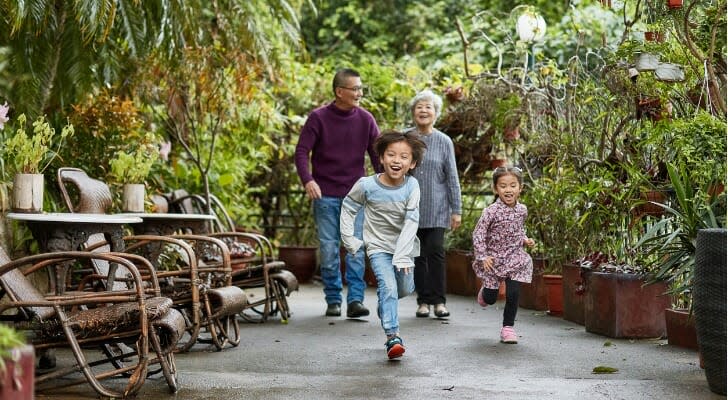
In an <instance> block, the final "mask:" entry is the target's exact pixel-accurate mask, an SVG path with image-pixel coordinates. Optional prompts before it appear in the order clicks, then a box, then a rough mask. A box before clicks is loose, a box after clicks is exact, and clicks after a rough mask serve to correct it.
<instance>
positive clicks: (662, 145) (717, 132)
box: [645, 111, 726, 187]
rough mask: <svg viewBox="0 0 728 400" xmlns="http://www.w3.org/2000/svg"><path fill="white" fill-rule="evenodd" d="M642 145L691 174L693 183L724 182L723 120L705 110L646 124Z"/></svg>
mask: <svg viewBox="0 0 728 400" xmlns="http://www.w3.org/2000/svg"><path fill="white" fill-rule="evenodd" d="M646 136H647V137H646V139H645V145H646V146H649V147H651V148H652V149H654V157H655V159H656V160H659V161H662V162H664V163H672V164H674V165H675V166H676V167H677V168H679V169H680V170H687V171H690V173H691V179H692V181H693V184H694V185H696V186H700V187H707V186H708V185H710V184H713V183H725V177H726V123H725V121H724V120H721V119H719V118H717V117H715V116H712V115H710V114H709V113H708V112H706V111H699V112H698V113H697V114H696V115H694V116H690V117H684V118H679V119H675V120H672V121H666V122H660V123H657V124H654V125H649V126H648V127H647V132H646Z"/></svg>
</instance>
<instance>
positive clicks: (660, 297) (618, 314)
mask: <svg viewBox="0 0 728 400" xmlns="http://www.w3.org/2000/svg"><path fill="white" fill-rule="evenodd" d="M586 282H587V285H586V286H587V287H586V296H585V298H584V327H585V328H586V330H587V332H592V333H597V334H600V335H604V336H609V337H613V338H655V337H663V336H665V333H666V331H665V309H666V308H668V307H669V306H670V298H669V297H668V296H666V295H665V293H666V292H667V284H665V283H656V284H652V285H647V286H644V283H645V278H644V277H643V276H640V275H636V274H625V273H617V272H598V271H592V272H591V273H589V275H588V276H587V279H586Z"/></svg>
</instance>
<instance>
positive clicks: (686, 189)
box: [636, 164, 726, 303]
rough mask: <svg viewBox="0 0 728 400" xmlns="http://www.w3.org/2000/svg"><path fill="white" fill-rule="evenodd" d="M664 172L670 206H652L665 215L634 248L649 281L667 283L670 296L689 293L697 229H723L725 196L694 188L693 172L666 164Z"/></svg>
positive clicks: (724, 224)
mask: <svg viewBox="0 0 728 400" xmlns="http://www.w3.org/2000/svg"><path fill="white" fill-rule="evenodd" d="M668 173H669V176H670V182H671V184H672V187H673V189H674V190H675V198H674V205H665V204H660V203H655V204H656V205H658V206H660V207H662V208H664V209H665V211H666V212H667V213H668V215H667V217H666V218H663V219H662V220H660V221H659V222H657V223H655V224H654V225H652V226H651V227H650V228H649V229H648V230H647V231H646V232H645V233H644V235H643V236H642V238H641V239H640V240H639V242H638V243H637V244H636V248H638V249H640V250H641V251H642V254H643V260H642V262H643V263H645V265H646V266H647V267H648V268H649V269H650V271H651V272H650V275H651V280H650V282H657V281H667V282H668V283H669V284H670V287H671V289H670V291H671V293H673V294H684V293H691V292H692V287H693V277H694V271H695V240H696V238H697V236H698V230H700V229H705V228H725V226H726V194H725V192H723V193H720V194H718V195H716V194H715V193H713V194H711V193H710V192H711V190H710V187H708V186H698V187H696V186H694V185H695V180H694V179H693V171H689V170H686V169H682V170H678V168H677V167H676V166H675V165H672V164H668ZM687 301H688V303H689V299H688V300H687Z"/></svg>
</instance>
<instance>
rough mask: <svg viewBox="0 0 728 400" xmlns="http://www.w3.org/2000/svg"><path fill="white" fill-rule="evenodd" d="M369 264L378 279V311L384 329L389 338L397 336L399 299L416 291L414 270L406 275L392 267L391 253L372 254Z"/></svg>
mask: <svg viewBox="0 0 728 400" xmlns="http://www.w3.org/2000/svg"><path fill="white" fill-rule="evenodd" d="M369 263H370V264H371V266H372V270H374V275H376V277H377V297H378V304H377V309H378V311H379V319H380V320H381V321H382V328H383V329H384V333H385V334H386V335H387V336H391V335H395V334H397V333H399V313H398V308H399V299H401V298H402V297H405V296H407V295H409V294H410V293H412V292H414V290H415V278H414V276H415V274H414V268H413V269H412V270H410V273H408V274H404V273H403V272H402V270H400V269H399V268H397V267H395V266H394V265H392V254H389V253H374V254H371V255H369ZM413 267H414V266H413Z"/></svg>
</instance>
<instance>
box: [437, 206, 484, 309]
mask: <svg viewBox="0 0 728 400" xmlns="http://www.w3.org/2000/svg"><path fill="white" fill-rule="evenodd" d="M463 198H465V196H463ZM473 200H474V201H473V203H472V204H471V205H470V206H468V207H467V208H466V207H463V216H462V225H461V226H460V227H459V228H458V229H456V230H454V231H448V232H447V234H446V235H445V269H446V272H445V276H446V289H447V293H451V294H457V295H461V296H474V295H476V294H477V293H478V289H480V280H479V279H478V278H477V277H476V276H475V273H474V272H473V267H472V265H473V260H474V259H473V230H474V229H475V224H477V222H478V218H480V213H479V212H478V211H477V206H476V205H475V204H478V205H480V201H482V199H480V200H478V199H476V198H475V197H473ZM480 210H481V211H482V208H480Z"/></svg>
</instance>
